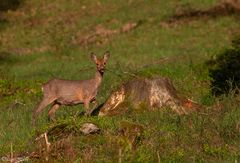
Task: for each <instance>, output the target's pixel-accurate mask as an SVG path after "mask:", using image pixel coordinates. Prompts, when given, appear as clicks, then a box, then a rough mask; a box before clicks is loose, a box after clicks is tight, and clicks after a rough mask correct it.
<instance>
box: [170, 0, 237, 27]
mask: <svg viewBox="0 0 240 163" xmlns="http://www.w3.org/2000/svg"><path fill="white" fill-rule="evenodd" d="M228 15H238V16H239V15H240V1H239V0H231V1H230V0H229V1H224V2H222V3H220V4H218V5H216V6H213V7H211V8H209V9H207V10H197V9H189V10H188V11H181V12H180V13H177V14H175V15H173V16H172V17H171V18H170V19H168V20H167V21H166V23H169V24H171V23H177V22H182V21H183V22H184V21H191V20H195V19H199V18H218V17H223V16H228Z"/></svg>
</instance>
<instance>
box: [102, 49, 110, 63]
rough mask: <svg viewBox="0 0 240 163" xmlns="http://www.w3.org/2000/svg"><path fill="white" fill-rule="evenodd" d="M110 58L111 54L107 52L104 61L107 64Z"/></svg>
mask: <svg viewBox="0 0 240 163" xmlns="http://www.w3.org/2000/svg"><path fill="white" fill-rule="evenodd" d="M109 57H110V52H109V51H106V52H105V54H104V55H103V60H104V61H105V62H107V60H108V58H109Z"/></svg>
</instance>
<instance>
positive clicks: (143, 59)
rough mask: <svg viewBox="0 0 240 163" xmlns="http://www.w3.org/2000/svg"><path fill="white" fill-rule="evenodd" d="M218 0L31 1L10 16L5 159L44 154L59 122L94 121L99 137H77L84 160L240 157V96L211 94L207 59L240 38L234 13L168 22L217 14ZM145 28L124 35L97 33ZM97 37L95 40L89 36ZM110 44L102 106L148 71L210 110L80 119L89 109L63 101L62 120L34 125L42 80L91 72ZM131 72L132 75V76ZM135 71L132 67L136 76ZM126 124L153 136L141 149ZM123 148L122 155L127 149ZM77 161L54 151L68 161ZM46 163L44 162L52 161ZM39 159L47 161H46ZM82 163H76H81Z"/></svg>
mask: <svg viewBox="0 0 240 163" xmlns="http://www.w3.org/2000/svg"><path fill="white" fill-rule="evenodd" d="M218 3H219V2H218V1H216V0H195V1H190V0H181V1H177V0H174V1H167V0H162V1H157V0H150V1H144V0H139V1H131V0H122V1H110V0H105V1H97V0H92V1H77V0H71V1H69V0H51V1H49V0H41V1H40V0H26V1H23V2H22V3H21V4H20V5H19V6H18V8H17V9H15V10H9V11H4V12H1V13H0V14H1V15H0V111H1V114H0V156H5V155H7V154H9V153H10V151H11V146H12V148H13V151H14V153H15V154H16V155H17V154H21V153H22V154H24V153H26V152H31V151H34V150H35V148H37V144H36V143H35V142H34V139H35V138H36V136H37V135H38V134H39V133H42V132H45V131H46V130H47V129H48V128H51V126H53V125H56V124H62V123H63V124H69V125H70V126H73V127H77V128H78V126H79V125H80V124H81V123H83V122H94V123H96V124H97V125H99V126H100V128H101V129H102V132H101V133H100V134H98V135H90V136H82V135H78V134H77V135H75V136H71V138H69V139H70V143H69V144H71V145H72V146H73V151H74V152H70V153H74V157H70V158H74V160H76V161H77V162H89V161H92V162H117V161H119V158H122V161H123V162H156V161H158V160H161V161H163V162H179V161H180V162H193V161H194V162H195V161H197V162H218V161H231V162H233V161H235V160H239V161H240V148H239V147H240V139H239V134H240V133H239V132H240V128H239V116H240V111H239V96H234V95H233V94H231V92H230V94H229V95H224V96H222V97H214V96H212V94H211V89H210V80H211V78H210V77H209V75H208V67H207V64H206V62H207V61H208V60H210V59H212V58H216V56H217V55H218V54H219V53H221V52H222V51H223V50H224V49H226V48H228V47H229V46H230V44H231V40H232V39H234V38H235V37H236V36H237V35H239V33H240V31H239V28H240V23H239V21H238V18H239V17H237V16H236V15H234V14H229V15H228V14H226V15H220V16H216V17H210V16H207V15H206V16H203V17H201V16H200V17H197V18H191V17H189V18H188V17H187V18H184V19H179V20H174V19H173V21H171V22H170V21H168V20H170V19H171V18H172V17H173V16H174V15H175V14H179V13H182V11H188V10H190V9H194V10H207V9H209V8H211V7H213V6H215V5H217V4H218ZM130 23H137V26H136V28H132V29H129V30H126V31H125V32H119V33H116V34H113V33H112V34H96V31H97V30H98V29H99V28H100V29H104V31H105V32H106V31H114V30H120V29H121V28H123V26H125V25H126V24H130ZM90 36H93V37H92V39H91V40H89V39H88V38H89V37H90ZM106 50H109V51H110V53H111V57H110V59H109V63H108V65H107V71H106V73H105V76H104V80H103V83H102V85H101V89H100V91H99V94H98V99H99V102H101V103H102V102H104V101H105V100H106V98H107V96H108V95H109V94H110V93H111V91H112V90H113V89H114V88H116V86H118V85H119V84H120V83H122V82H124V81H126V80H129V79H131V78H132V76H131V75H129V74H135V75H138V76H140V77H157V76H165V77H169V78H170V79H171V80H172V81H173V83H174V85H175V86H176V88H177V90H178V91H179V93H180V94H182V95H184V96H186V97H188V98H190V99H192V100H194V101H196V102H198V103H200V104H202V105H204V107H205V109H203V110H202V111H201V113H194V114H191V115H186V116H181V117H180V116H178V115H177V114H176V113H174V112H171V111H170V110H169V109H167V108H166V109H162V111H155V112H143V113H138V114H129V115H123V116H117V117H106V118H98V117H89V118H87V117H83V116H80V117H75V116H74V115H75V114H76V112H77V111H83V110H84V109H83V107H82V106H81V105H79V106H74V107H62V108H61V109H60V110H59V111H58V112H57V114H56V117H57V122H56V123H52V122H49V121H48V119H47V111H45V112H44V113H43V114H41V115H40V116H39V118H38V122H37V126H36V128H34V127H33V126H31V115H32V111H33V110H34V108H35V107H36V105H37V104H38V102H39V101H40V100H41V97H42V92H41V84H42V83H44V82H46V81H48V80H49V79H51V78H53V77H58V78H63V79H87V78H91V77H92V76H93V74H94V71H95V66H94V64H93V63H92V61H91V60H90V57H89V54H90V53H91V52H95V53H97V54H98V55H99V56H100V55H102V54H103V53H104V52H105V51H106ZM124 72H125V73H124ZM126 72H127V73H126ZM122 121H127V122H129V123H134V124H139V125H140V126H142V127H143V132H142V133H141V134H140V136H139V141H138V142H137V145H136V149H131V143H130V142H129V140H128V139H129V137H128V136H123V135H119V128H121V124H122ZM119 153H120V154H119ZM70 158H68V157H60V156H59V157H54V158H52V159H57V160H59V161H63V160H65V161H66V160H68V159H70ZM42 159H44V158H42ZM36 161H37V160H36ZM72 161H73V160H72Z"/></svg>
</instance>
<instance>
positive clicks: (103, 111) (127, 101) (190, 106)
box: [99, 77, 201, 116]
mask: <svg viewBox="0 0 240 163" xmlns="http://www.w3.org/2000/svg"><path fill="white" fill-rule="evenodd" d="M143 106H144V107H143ZM129 107H131V108H133V109H135V110H137V109H140V108H141V109H142V108H143V109H145V110H149V111H152V110H157V109H161V108H163V107H167V108H171V109H172V110H173V111H175V112H176V113H177V114H179V115H182V114H188V113H189V112H191V111H196V110H198V109H199V108H200V107H201V106H200V105H198V104H197V103H195V102H193V101H191V100H189V99H187V98H183V97H180V96H178V94H177V91H176V89H175V87H174V86H173V84H172V82H171V81H170V80H169V79H168V78H164V77H159V78H154V79H134V80H131V81H129V82H126V83H124V84H122V85H121V86H120V87H119V88H118V89H117V90H115V91H113V92H112V93H111V95H110V96H109V97H108V99H107V100H106V102H105V103H104V105H103V106H102V107H101V108H100V111H99V116H107V115H119V114H122V113H125V112H127V111H128V110H129Z"/></svg>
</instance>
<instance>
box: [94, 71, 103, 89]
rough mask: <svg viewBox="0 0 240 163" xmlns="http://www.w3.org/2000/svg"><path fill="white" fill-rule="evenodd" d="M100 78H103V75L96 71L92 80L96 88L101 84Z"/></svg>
mask: <svg viewBox="0 0 240 163" xmlns="http://www.w3.org/2000/svg"><path fill="white" fill-rule="evenodd" d="M102 78H103V73H101V72H99V71H97V72H96V73H95V77H94V80H95V82H96V86H97V88H98V87H99V86H100V84H101V82H102Z"/></svg>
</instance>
